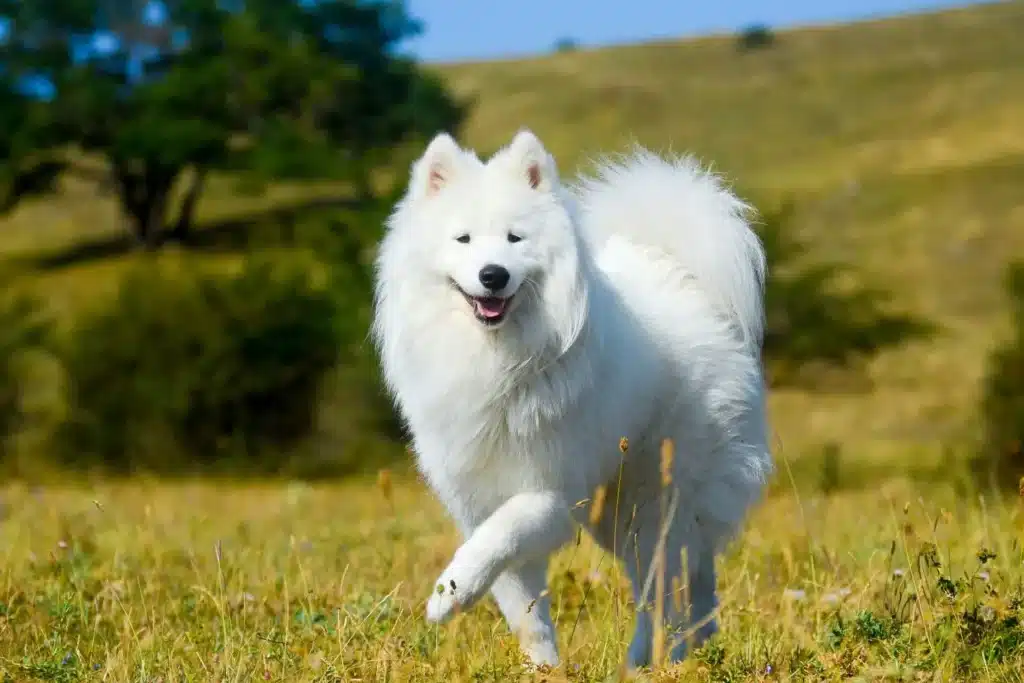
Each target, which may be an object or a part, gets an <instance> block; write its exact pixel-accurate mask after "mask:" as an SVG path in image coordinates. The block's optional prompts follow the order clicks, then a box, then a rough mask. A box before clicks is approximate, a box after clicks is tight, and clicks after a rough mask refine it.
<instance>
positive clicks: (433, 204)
mask: <svg viewBox="0 0 1024 683" xmlns="http://www.w3.org/2000/svg"><path fill="white" fill-rule="evenodd" d="M571 211H572V205H571V200H570V199H569V196H568V194H567V193H565V192H564V191H563V189H562V187H561V184H560V182H559V178H558V171H557V169H556V166H555V162H554V159H553V158H552V156H551V155H550V154H549V153H548V152H547V150H546V149H545V148H544V146H543V145H542V144H541V142H540V140H539V139H537V137H536V136H535V135H533V134H532V133H530V132H528V131H522V132H520V133H518V134H517V135H516V136H515V138H514V139H513V140H512V142H511V143H510V144H509V145H508V146H506V147H505V148H503V149H501V150H500V151H498V152H497V153H496V154H495V155H494V156H493V157H491V158H490V159H489V160H488V161H487V162H486V163H485V162H482V161H480V159H478V158H477V156H476V155H475V154H474V153H473V152H471V151H468V150H464V149H462V148H461V147H460V146H459V145H458V144H457V143H456V142H455V140H454V139H452V138H451V137H450V136H449V135H447V134H440V135H438V136H437V137H435V138H434V139H433V141H431V143H430V144H429V145H428V146H427V149H426V151H425V152H424V154H423V156H422V157H421V158H420V159H419V160H417V161H416V162H415V163H414V164H413V167H412V173H411V178H410V184H409V189H408V191H407V193H406V196H405V198H404V199H403V201H402V203H401V204H400V206H399V209H398V211H397V212H396V215H395V216H394V217H393V218H392V230H393V232H398V231H408V232H414V233H416V235H415V236H414V235H411V234H405V235H403V236H401V237H400V236H399V235H397V234H395V235H394V238H395V239H396V240H409V241H410V242H415V243H416V244H418V245H419V247H420V250H421V251H420V253H419V255H418V258H417V261H419V262H420V263H421V264H429V265H428V266H427V267H428V268H429V269H430V271H431V281H432V283H433V284H436V285H438V287H436V288H431V289H432V293H431V294H429V295H430V296H447V297H451V298H452V300H453V301H455V302H457V304H456V305H457V306H459V307H460V309H461V311H462V312H463V313H464V314H465V315H466V316H469V317H471V318H472V320H474V321H475V323H476V324H477V325H479V326H480V328H481V329H483V330H486V331H488V332H494V333H499V332H498V331H499V330H503V331H502V332H500V334H503V335H514V336H515V337H518V338H521V340H522V341H529V342H530V343H531V345H533V344H536V343H543V344H544V345H549V344H550V343H551V342H553V341H554V342H555V343H557V344H558V345H560V346H563V348H564V347H567V346H568V345H569V344H571V343H572V341H573V340H574V339H575V337H576V336H577V335H578V334H579V332H580V329H581V327H582V325H583V320H584V318H585V315H586V287H585V279H584V278H583V277H582V273H581V272H580V262H579V261H580V259H579V253H578V252H579V249H580V244H579V238H578V235H577V232H576V228H575V224H574V222H573V216H572V214H571ZM392 271H393V272H391V273H389V274H388V277H392V278H399V277H401V276H402V275H401V273H398V272H394V269H392ZM509 328H511V329H509ZM544 333H546V336H547V337H548V338H547V339H544V340H541V339H539V338H537V335H539V334H544ZM552 336H555V337H557V339H551V337H552ZM527 337H530V338H531V339H529V340H528V339H527Z"/></svg>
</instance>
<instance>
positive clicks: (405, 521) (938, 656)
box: [0, 477, 1024, 681]
mask: <svg viewBox="0 0 1024 683" xmlns="http://www.w3.org/2000/svg"><path fill="white" fill-rule="evenodd" d="M2 500H3V503H2V507H3V513H0V514H3V516H4V519H3V521H0V534H2V537H3V538H4V539H5V543H4V544H3V546H2V548H0V680H3V676H4V675H6V676H7V677H8V680H29V679H32V680H59V681H72V680H97V681H98V680H116V681H142V680H147V681H154V680H165V681H169V680H263V679H265V680H288V681H293V680H294V681H299V680H305V681H310V680H317V681H370V680H374V681H377V680H380V681H384V680H392V681H438V680H450V681H506V680H518V679H519V676H520V675H525V674H526V672H525V671H524V669H523V662H522V660H521V657H520V655H519V654H518V649H517V645H516V641H515V639H514V637H513V636H512V635H511V634H509V633H508V632H507V629H506V628H505V626H504V625H503V622H502V621H501V619H500V617H499V615H498V612H497V609H496V607H495V606H494V604H493V602H492V601H491V600H490V599H489V598H487V599H485V600H484V601H483V603H481V604H480V605H478V606H477V607H475V608H474V609H472V610H470V611H468V612H467V613H465V614H463V615H460V616H458V617H456V618H455V619H454V620H453V621H452V622H451V623H449V624H446V625H444V626H440V627H437V626H432V625H429V624H428V623H426V621H425V620H424V618H423V608H424V603H425V600H426V598H427V597H428V595H429V591H430V588H431V586H432V585H433V582H434V580H435V578H436V576H437V575H438V574H439V573H440V572H441V570H442V569H443V568H444V566H445V564H446V563H447V561H448V560H449V558H450V555H451V553H452V552H453V551H454V549H455V548H456V545H457V542H458V541H457V537H456V535H455V533H454V531H453V529H452V526H451V524H450V523H449V522H448V520H447V519H446V518H445V517H444V515H443V514H442V513H441V511H440V510H439V508H438V505H437V504H436V503H435V502H434V501H433V499H432V498H431V497H429V496H428V495H427V494H426V492H425V491H424V490H423V489H422V487H421V486H420V485H418V484H416V483H413V482H411V481H409V480H407V479H406V478H404V477H399V478H397V479H396V481H395V482H394V485H393V487H392V491H391V495H390V497H388V496H385V495H384V492H383V491H382V490H380V489H378V488H377V487H376V486H375V485H374V484H373V482H372V481H369V480H366V481H352V482H349V483H347V484H344V485H325V486H315V487H309V486H303V485H298V484H295V485H290V486H285V485H249V486H241V485H223V484H221V485H218V484H212V483H181V484H174V485H171V484H146V483H138V482H135V483H131V484H123V485H117V484H97V485H95V486H93V487H86V488H81V487H72V488H59V487H54V488H45V489H38V490H30V489H26V488H24V487H11V488H8V489H6V490H5V491H3V494H2ZM1022 532H1024V505H1022V504H1021V502H1020V501H1016V500H1002V499H999V498H998V497H996V498H993V497H989V498H985V497H982V496H967V497H964V496H963V495H962V494H958V493H956V492H955V491H954V490H953V489H951V488H949V487H947V486H944V485H936V486H932V487H928V488H921V487H916V486H913V485H911V484H909V483H907V482H906V481H900V480H898V479H894V480H890V481H888V482H887V483H886V484H885V485H883V486H880V487H875V488H873V489H868V490H859V491H858V490H852V491H851V490H847V491H843V490H839V491H837V492H834V493H833V494H832V495H828V496H825V495H822V494H821V492H820V491H819V490H817V489H816V488H815V487H814V486H812V485H810V484H809V483H806V482H805V483H802V484H801V485H800V488H799V489H794V488H793V487H792V486H790V487H788V490H784V491H782V492H780V493H778V494H777V495H774V496H772V497H771V499H770V500H768V501H767V502H766V503H765V504H764V505H763V506H762V507H761V508H760V509H759V510H758V511H757V513H756V514H755V515H754V516H753V518H752V520H751V523H750V524H749V526H748V530H747V531H746V533H745V534H744V535H743V536H742V537H741V538H740V539H739V540H738V541H737V542H736V543H734V544H733V546H732V548H731V550H730V551H729V552H728V554H727V555H726V556H725V557H724V558H723V560H722V562H721V570H720V578H719V588H720V593H721V598H722V610H721V615H722V619H721V625H722V632H721V633H720V635H719V636H718V637H716V638H715V639H714V640H712V641H711V643H710V644H709V645H708V646H707V647H705V648H703V649H702V650H700V651H698V652H697V654H696V655H695V656H694V657H693V658H691V659H690V660H688V661H687V662H685V663H683V664H682V665H680V666H678V667H676V668H674V669H671V670H667V671H662V672H660V673H659V677H658V678H656V680H708V679H709V678H710V679H713V680H733V681H746V680H786V679H789V680H806V681H820V680H841V679H842V680H848V679H849V677H855V678H857V679H858V680H865V681H868V680H870V681H880V680H892V681H896V680H964V681H966V680H970V681H990V680H991V681H996V680H999V681H1019V680H1021V678H1022V674H1021V672H1022V671H1024V626H1022V620H1024V608H1022V604H1021V601H1022V599H1024V569H1022V566H1024V565H1022V562H1024V551H1022V549H1021V547H1020V538H1021V537H1022ZM990 555H992V556H991V557H989V556H990ZM979 558H980V559H979ZM551 590H552V597H553V604H554V614H555V616H556V621H557V625H558V634H559V644H560V648H561V650H562V653H563V658H564V666H563V667H561V668H560V669H558V670H556V671H554V672H552V673H550V674H549V675H548V677H547V679H546V680H549V681H559V680H566V679H568V680H571V681H602V680H607V679H608V678H609V676H614V675H615V674H616V672H617V671H618V670H619V665H620V663H621V660H622V658H623V657H624V653H625V646H626V643H627V642H628V639H629V636H630V633H631V628H632V618H633V617H632V611H631V610H632V609H633V605H632V604H631V601H630V600H629V599H628V597H627V596H628V595H629V588H628V584H627V583H626V582H625V579H624V577H623V574H622V573H621V572H620V571H619V568H618V567H617V566H615V565H614V564H613V563H612V562H611V560H610V559H609V556H607V555H604V554H602V553H600V552H599V551H597V550H596V549H595V548H594V546H593V545H592V544H591V542H590V541H589V539H588V537H587V536H583V539H582V542H581V543H580V545H579V546H574V547H569V548H566V549H564V550H563V551H562V552H561V553H560V554H559V555H558V556H557V558H556V561H555V562H554V564H553V566H552V569H551Z"/></svg>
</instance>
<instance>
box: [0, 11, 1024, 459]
mask: <svg viewBox="0 0 1024 683" xmlns="http://www.w3.org/2000/svg"><path fill="white" fill-rule="evenodd" d="M1022 31H1024V3H1021V2H1007V3H998V4H992V5H985V6H975V7H972V8H969V9H962V10H955V11H948V12H942V13H936V14H931V15H919V16H910V17H903V18H896V19H887V20H879V21H872V22H865V23H858V24H850V25H843V26H834V27H828V28H810V29H801V30H795V31H789V32H783V33H780V34H778V36H777V40H776V42H775V44H774V45H772V46H770V47H768V48H766V49H760V50H754V51H748V52H741V51H739V50H737V48H736V43H735V39H734V38H733V37H728V36H726V37H712V38H706V39H700V40H692V41H685V42H679V43H659V44H648V45H639V46H630V47H619V48H614V49H604V50H595V51H580V52H575V53H566V54H557V55H551V56H544V57H538V58H535V59H529V60H520V61H504V62H490V63H482V64H460V65H451V66H444V67H439V68H440V69H441V71H442V73H443V75H444V76H445V77H446V78H448V79H449V80H450V82H451V84H452V86H453V87H454V88H455V89H456V91H457V92H459V93H461V94H463V95H466V96H472V97H473V98H474V99H475V100H476V108H475V111H474V113H473V116H472V119H471V121H470V122H469V125H468V127H467V130H466V134H465V139H466V141H467V142H468V143H469V144H470V145H473V146H475V147H477V148H478V149H479V150H481V151H484V152H487V151H491V150H493V149H494V148H495V147H497V146H498V145H500V144H502V143H503V142H505V141H507V140H508V139H509V138H510V137H511V135H512V134H513V133H514V132H515V130H516V129H517V128H518V127H520V126H523V125H525V126H529V127H531V128H533V129H534V130H535V131H536V132H537V133H538V134H539V135H541V137H542V138H543V139H544V140H545V141H546V142H547V143H548V144H549V146H550V148H551V150H552V151H553V152H554V153H555V154H556V155H557V157H558V158H559V161H560V163H561V166H562V168H563V170H564V171H571V170H572V169H573V168H575V167H576V166H577V165H578V164H580V163H581V162H582V161H584V160H585V159H586V157H587V156H589V155H592V154H593V153H595V152H598V151H600V150H616V149H621V147H622V145H624V144H627V143H628V142H630V141H632V140H636V141H638V142H640V143H643V144H647V145H651V146H654V147H656V148H659V149H667V148H669V147H671V148H672V149H674V150H677V151H683V150H686V151H691V152H693V153H695V154H697V155H698V156H700V157H701V158H703V159H705V160H706V161H708V162H712V163H713V164H714V166H715V167H716V168H717V169H718V170H719V171H721V172H723V173H725V174H726V175H727V176H728V177H730V178H731V179H733V180H734V181H735V182H736V183H737V184H738V186H739V187H740V188H742V190H743V192H744V193H745V194H747V195H748V196H750V197H752V198H753V199H754V200H755V201H756V202H757V203H759V204H762V205H765V206H768V205H771V204H772V203H774V202H776V201H778V200H780V199H782V198H787V197H790V198H793V199H794V200H795V201H796V202H797V204H796V206H797V215H796V218H795V220H796V223H795V226H794V227H795V229H797V230H798V232H799V235H800V237H801V238H803V239H805V240H807V241H808V243H809V244H810V245H811V247H812V249H813V251H814V252H815V253H817V254H820V255H823V256H828V257H833V258H837V259H840V260H842V261H844V262H846V263H849V264H851V265H852V266H854V267H855V269H856V273H857V275H858V277H859V278H860V279H861V280H862V281H863V282H865V283H868V284H870V285H873V286H879V287H883V288H886V289H888V290H890V291H891V292H892V295H893V296H892V298H893V305H894V306H896V307H897V308H900V309H903V310H906V311H909V312H912V313H916V314H920V315H922V316H924V317H926V318H928V319H930V320H932V321H934V322H936V323H938V324H939V325H940V326H941V327H942V332H941V333H940V334H939V335H938V336H936V337H935V338H933V339H931V340H929V341H926V342H920V343H916V344H914V345H911V346H908V347H906V348H903V349H901V350H898V351H894V352H889V353H887V354H884V355H883V356H881V357H879V358H878V359H877V360H876V361H875V362H874V363H873V364H872V366H871V368H870V375H871V379H872V380H873V388H872V389H870V390H868V391H861V392H857V393H832V394H822V393H814V394H810V393H805V392H799V391H785V392H776V394H775V396H774V397H773V412H774V414H775V418H776V425H775V428H776V432H777V433H778V436H779V440H780V445H781V446H782V449H781V450H782V452H783V453H787V452H788V453H789V454H790V455H796V454H798V453H800V452H802V451H804V450H805V449H809V448H815V447H816V446H818V445H820V444H821V443H823V442H825V441H830V440H836V441H840V442H842V443H844V444H845V445H846V447H847V448H849V449H850V450H852V451H856V452H865V453H868V452H869V453H870V454H872V455H873V456H878V457H884V456H886V455H888V454H889V453H891V452H894V451H895V450H899V451H901V452H904V453H908V452H913V453H917V450H916V448H915V449H914V450H913V451H908V450H907V447H908V446H914V447H916V446H922V447H925V449H926V450H927V451H929V452H933V451H931V445H932V444H936V443H937V442H938V441H939V440H946V439H949V438H950V437H959V436H964V435H965V434H966V433H967V431H966V430H968V429H969V428H970V415H971V410H972V406H973V403H974V388H975V386H976V384H977V380H978V378H979V376H980V374H981V372H982V371H983V360H984V352H985V351H986V350H987V349H988V348H989V347H990V346H991V344H992V343H993V341H994V340H995V339H996V338H997V337H998V335H999V334H1001V331H1002V325H1003V324H1004V319H1005V312H1006V305H1005V302H1004V301H1003V299H1002V290H1001V287H1000V283H1001V279H1002V274H1003V270H1004V266H1005V264H1006V263H1007V262H1008V260H1010V259H1011V258H1012V257H1014V256H1024V199H1022V194H1021V189H1020V188H1021V187H1024V123H1022V122H1024V42H1022V41H1021V39H1020V35H1021V32H1022ZM280 193H281V194H287V192H286V191H285V190H281V192H280ZM264 201H271V202H272V201H274V200H273V198H272V197H271V198H268V199H265V200H264ZM250 203H251V200H244V199H242V198H238V197H232V196H229V195H228V194H227V193H225V192H221V193H219V194H218V193H216V192H214V193H212V194H211V196H209V197H207V198H206V199H205V200H204V203H203V205H202V207H201V213H202V214H203V215H204V216H206V217H207V218H209V217H213V216H223V215H228V214H231V213H233V212H237V211H239V210H240V209H242V210H244V208H245V207H246V206H248V205H249V204H250ZM4 223H5V224H4V225H0V240H2V241H0V244H2V245H3V248H2V251H3V252H4V253H6V254H7V256H8V258H7V259H6V262H5V260H2V257H0V275H3V274H6V275H7V276H8V277H9V279H8V280H7V282H9V283H12V284H15V285H17V286H25V287H28V288H31V289H35V290H37V291H42V292H45V293H46V294H47V296H50V297H51V299H52V301H53V302H54V305H55V306H56V307H58V308H59V309H60V310H62V311H64V310H74V309H75V308H77V307H78V306H81V305H87V304H88V302H89V301H90V300H92V299H94V298H95V297H97V296H102V295H104V293H105V292H108V291H109V290H110V287H111V285H112V284H113V283H114V282H115V279H114V278H115V276H116V274H117V273H118V272H119V271H120V266H121V264H122V263H123V262H126V261H128V260H130V259H131V258H133V257H132V256H130V255H124V254H122V255H119V256H116V257H112V258H111V259H94V260H92V261H90V262H88V263H79V264H74V265H63V266H60V267H48V268H46V269H45V270H43V269H37V268H35V267H32V266H31V265H26V264H29V263H30V261H28V260H26V259H25V256H26V255H30V254H32V253H34V252H37V251H39V250H47V251H52V250H55V249H63V248H66V247H68V246H70V244H71V243H72V242H74V241H75V240H77V239H80V238H81V236H87V237H88V238H90V239H97V238H102V237H104V236H109V235H110V234H116V231H117V227H116V221H115V218H114V213H113V207H112V205H111V204H110V203H109V200H104V199H97V198H96V197H95V193H94V192H93V190H92V188H91V187H90V186H88V185H82V184H76V183H71V182H69V183H68V185H67V189H66V192H65V193H64V194H63V196H61V197H59V198H57V199H52V200H49V201H46V202H40V203H36V204H33V205H27V206H24V207H22V208H21V209H19V210H18V211H17V212H16V213H15V214H14V215H13V216H11V217H9V218H8V219H6V220H5V221H4Z"/></svg>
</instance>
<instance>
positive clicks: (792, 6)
mask: <svg viewBox="0 0 1024 683" xmlns="http://www.w3.org/2000/svg"><path fill="white" fill-rule="evenodd" d="M966 4H971V0H959V1H957V0H689V1H687V0H476V1H475V2H474V1H473V0H408V2H407V6H408V7H409V10H410V12H411V13H412V14H413V15H414V16H416V17H417V18H419V19H420V20H422V21H423V22H424V24H425V31H424V33H423V34H422V35H421V36H420V37H418V38H417V39H415V40H413V41H410V43H409V45H408V47H407V49H408V50H410V51H411V52H412V53H413V54H415V55H417V56H418V57H420V58H421V59H424V60H427V61H458V60H461V59H492V58H500V57H511V56H516V55H523V54H530V53H536V52H546V51H549V50H550V49H551V47H552V46H553V45H554V44H555V42H556V41H557V40H559V39H561V38H573V39H575V40H576V41H577V42H578V43H580V44H581V45H583V46H597V45H607V44H613V43H631V42H639V41H647V40H654V39H657V38H673V37H680V36H690V35H697V34H705V33H721V32H732V31H735V30H736V29H737V28H741V27H743V26H747V25H749V24H753V23H765V24H768V25H769V26H773V27H782V26H789V25H794V24H808V23H822V22H832V21H843V20H850V19H856V18H864V17H871V16H878V15H890V14H901V13H904V12H912V11H922V10H927V9H931V8H940V7H950V6H957V5H966Z"/></svg>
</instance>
